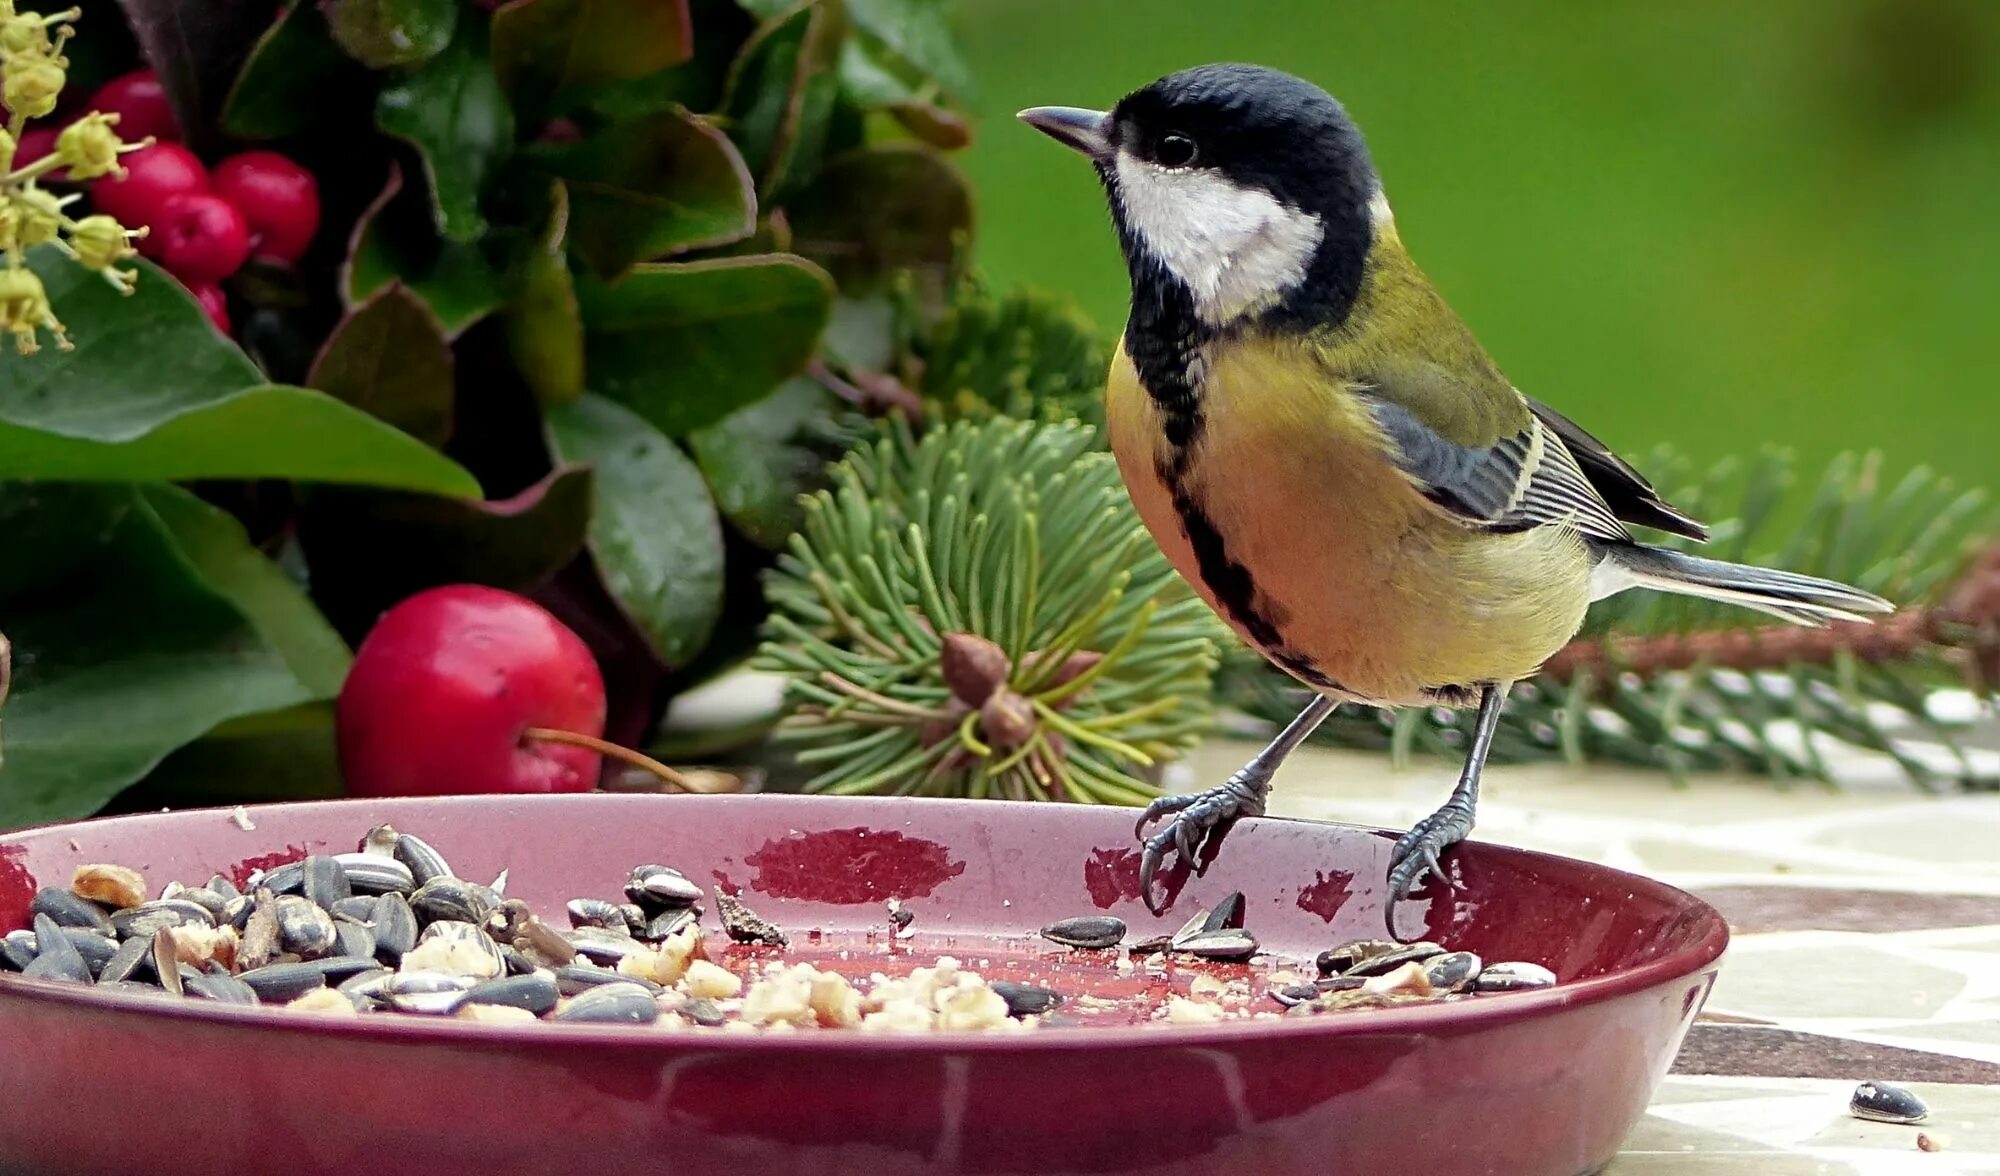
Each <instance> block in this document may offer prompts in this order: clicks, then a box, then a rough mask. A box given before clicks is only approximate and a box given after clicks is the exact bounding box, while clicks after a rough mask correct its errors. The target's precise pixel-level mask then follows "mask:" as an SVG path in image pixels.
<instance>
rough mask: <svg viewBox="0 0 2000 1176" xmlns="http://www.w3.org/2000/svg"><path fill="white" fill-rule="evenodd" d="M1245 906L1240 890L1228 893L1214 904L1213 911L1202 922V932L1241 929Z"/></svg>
mask: <svg viewBox="0 0 2000 1176" xmlns="http://www.w3.org/2000/svg"><path fill="white" fill-rule="evenodd" d="M1247 905H1248V904H1247V903H1246V902H1245V901H1244V898H1243V892H1242V891H1241V890H1232V891H1230V892H1229V893H1228V894H1225V895H1223V896H1222V901H1221V902H1218V903H1216V904H1215V909H1214V910H1212V911H1210V912H1208V918H1206V919H1204V920H1203V921H1202V925H1201V927H1202V930H1204V931H1222V930H1225V929H1228V928H1231V927H1241V926H1242V925H1243V914H1244V908H1245V907H1246V906H1247Z"/></svg>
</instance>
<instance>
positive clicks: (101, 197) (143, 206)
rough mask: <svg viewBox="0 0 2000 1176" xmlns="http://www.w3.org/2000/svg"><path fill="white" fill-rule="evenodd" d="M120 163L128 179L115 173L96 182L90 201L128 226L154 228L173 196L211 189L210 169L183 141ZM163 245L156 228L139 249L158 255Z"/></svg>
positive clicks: (144, 151) (138, 153) (133, 155)
mask: <svg viewBox="0 0 2000 1176" xmlns="http://www.w3.org/2000/svg"><path fill="white" fill-rule="evenodd" d="M118 162H119V163H120V164H122V165H124V167H125V178H124V179H119V178H118V177H117V176H115V175H111V176H105V177H104V178H103V179H100V180H96V181H93V182H92V183H91V185H90V203H91V205H92V206H93V207H94V208H96V209H97V211H99V212H102V213H108V214H110V215H111V216H114V217H117V218H118V220H119V222H120V223H121V224H123V225H124V226H125V227H126V228H128V229H136V228H140V227H142V226H144V227H151V226H152V225H153V220H154V218H155V217H157V216H158V215H159V212H160V206H161V205H162V204H165V203H166V202H167V198H168V197H169V196H179V195H181V194H183V193H188V192H206V191H208V169H207V168H204V167H203V166H201V160H199V159H196V158H195V157H194V152H192V151H189V150H188V149H187V148H185V147H183V146H181V145H180V144H179V143H156V144H154V145H153V146H151V147H142V148H140V149H139V150H137V151H134V152H132V153H131V154H130V155H125V156H121V157H120V158H119V160H118ZM159 244H160V241H159V233H158V231H157V230H156V231H155V232H154V233H153V236H152V237H151V238H150V239H148V238H143V237H142V238H140V240H139V251H140V252H141V253H144V254H145V255H146V256H148V257H156V256H158V250H159Z"/></svg>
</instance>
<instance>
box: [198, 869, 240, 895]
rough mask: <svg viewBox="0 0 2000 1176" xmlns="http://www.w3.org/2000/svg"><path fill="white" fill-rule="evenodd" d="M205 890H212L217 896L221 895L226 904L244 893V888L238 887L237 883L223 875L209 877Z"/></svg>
mask: <svg viewBox="0 0 2000 1176" xmlns="http://www.w3.org/2000/svg"><path fill="white" fill-rule="evenodd" d="M204 888H205V889H207V890H211V891H213V892H215V893H216V894H220V895H221V896H222V898H223V901H224V902H227V901H228V900H230V899H232V898H235V897H237V896H239V895H241V894H242V893H243V889H242V887H240V886H238V885H236V883H234V882H232V881H230V880H229V879H228V877H226V876H225V875H222V874H211V875H209V879H208V882H207V883H206V884H205V886H204Z"/></svg>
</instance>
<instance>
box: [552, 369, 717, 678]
mask: <svg viewBox="0 0 2000 1176" xmlns="http://www.w3.org/2000/svg"><path fill="white" fill-rule="evenodd" d="M549 431H550V433H551V435H552V437H553V439H554V441H555V445H556V448H557V450H558V451H560V452H561V454H562V455H563V458H564V460H566V461H582V462H588V463H590V465H591V466H592V468H594V469H595V470H596V471H597V493H596V502H597V509H596V512H595V513H594V514H593V516H592V518H591V523H590V551H591V555H592V556H593V557H595V559H596V563H597V567H598V570H599V571H600V572H601V573H602V575H603V577H604V584H605V587H606V588H608V589H610V591H611V595H612V596H613V597H614V598H615V599H616V600H617V601H618V603H619V604H620V605H621V606H622V607H623V608H624V609H625V611H626V612H627V613H628V614H629V615H630V616H631V618H632V619H633V620H634V621H635V622H637V624H638V625H639V628H640V629H641V630H642V631H643V632H644V633H645V634H646V637H647V639H648V640H649V641H651V642H652V645H653V648H654V650H655V652H657V653H658V654H659V656H660V659H661V660H662V661H664V662H666V663H667V664H668V665H670V666H671V665H685V664H686V663H687V662H688V661H689V660H690V659H691V658H693V657H694V656H695V655H696V654H698V653H700V652H701V648H702V646H703V645H705V644H707V642H708V637H709V633H710V632H711V631H712V630H713V629H714V627H715V622H716V618H717V617H719V616H721V615H722V524H721V523H720V521H719V520H717V518H716V515H715V503H714V501H713V500H712V499H710V498H709V496H708V487H707V486H706V485H705V484H704V483H703V482H702V480H701V472H700V471H699V470H697V469H696V468H695V465H694V463H693V462H692V461H690V460H688V457H687V455H686V454H684V453H682V452H681V451H680V449H679V448H678V447H677V446H675V445H674V443H673V442H672V441H669V440H668V439H667V438H666V437H664V436H662V435H661V434H660V433H659V432H658V431H657V430H655V429H654V428H653V427H652V426H651V425H648V424H647V423H646V422H645V421H644V420H641V419H640V418H639V417H637V416H635V415H633V414H632V413H630V412H628V411H626V410H625V409H623V408H621V407H619V406H618V405H616V404H613V403H611V402H610V401H608V400H605V399H603V398H602V397H599V396H588V395H587V396H585V397H584V398H583V399H581V400H579V401H577V402H576V403H575V404H570V405H564V406H563V407H561V408H557V409H554V410H552V411H550V413H549Z"/></svg>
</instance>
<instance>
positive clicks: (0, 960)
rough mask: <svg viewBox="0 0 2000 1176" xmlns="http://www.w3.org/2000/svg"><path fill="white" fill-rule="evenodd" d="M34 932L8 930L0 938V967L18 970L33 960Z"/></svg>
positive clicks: (12, 970)
mask: <svg viewBox="0 0 2000 1176" xmlns="http://www.w3.org/2000/svg"><path fill="white" fill-rule="evenodd" d="M35 950H36V949H35V933H34V932H33V931H9V932H8V933H7V934H6V936H5V937H4V938H0V968H5V969H6V970H7V971H9V972H18V971H20V970H21V969H23V968H25V967H27V966H28V965H29V964H32V963H34V962H35Z"/></svg>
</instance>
